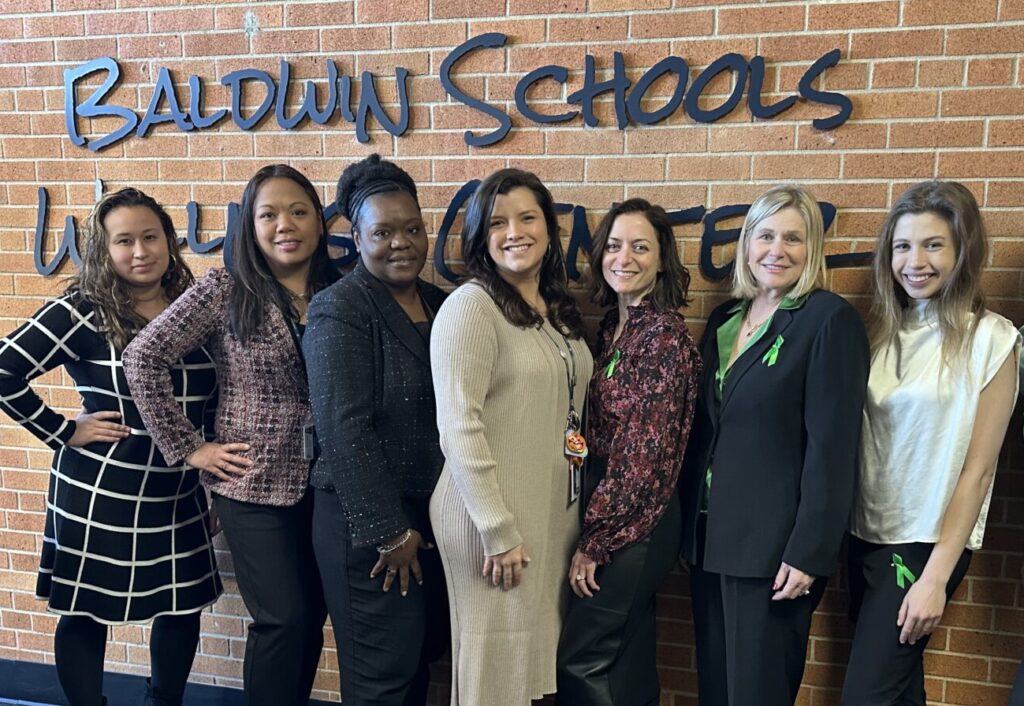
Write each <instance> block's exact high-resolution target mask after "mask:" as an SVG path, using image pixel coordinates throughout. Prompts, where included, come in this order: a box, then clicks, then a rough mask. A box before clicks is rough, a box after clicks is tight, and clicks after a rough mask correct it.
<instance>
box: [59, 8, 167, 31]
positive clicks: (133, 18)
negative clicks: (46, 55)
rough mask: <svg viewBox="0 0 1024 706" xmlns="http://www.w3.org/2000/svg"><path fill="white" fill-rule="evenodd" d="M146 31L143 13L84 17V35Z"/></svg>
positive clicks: (147, 23) (122, 12)
mask: <svg viewBox="0 0 1024 706" xmlns="http://www.w3.org/2000/svg"><path fill="white" fill-rule="evenodd" d="M148 30H149V20H148V18H147V17H146V13H145V12H125V11H120V12H93V13H89V14H88V15H86V17H85V33H86V34H89V35H97V34H144V33H146V32H147V31H148ZM58 36H59V35H58Z"/></svg>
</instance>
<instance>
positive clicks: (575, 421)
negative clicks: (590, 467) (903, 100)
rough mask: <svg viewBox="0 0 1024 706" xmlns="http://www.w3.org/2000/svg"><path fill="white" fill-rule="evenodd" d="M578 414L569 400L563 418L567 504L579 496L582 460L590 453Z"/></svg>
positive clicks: (570, 503)
mask: <svg viewBox="0 0 1024 706" xmlns="http://www.w3.org/2000/svg"><path fill="white" fill-rule="evenodd" d="M582 426H583V425H582V424H581V423H580V415H578V414H577V413H576V408H575V407H574V406H573V403H572V401H571V400H570V402H569V414H568V416H567V417H566V420H565V449H564V453H565V457H566V459H568V461H569V503H568V504H569V505H572V504H573V503H575V502H576V501H577V500H579V498H580V490H581V488H582V486H583V460H584V459H585V458H586V457H587V454H588V453H590V451H589V449H587V440H586V439H585V438H584V437H583V429H582Z"/></svg>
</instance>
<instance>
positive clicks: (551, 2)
mask: <svg viewBox="0 0 1024 706" xmlns="http://www.w3.org/2000/svg"><path fill="white" fill-rule="evenodd" d="M586 9H587V2H586V0H508V14H510V15H563V14H566V13H583V12H585V11H586Z"/></svg>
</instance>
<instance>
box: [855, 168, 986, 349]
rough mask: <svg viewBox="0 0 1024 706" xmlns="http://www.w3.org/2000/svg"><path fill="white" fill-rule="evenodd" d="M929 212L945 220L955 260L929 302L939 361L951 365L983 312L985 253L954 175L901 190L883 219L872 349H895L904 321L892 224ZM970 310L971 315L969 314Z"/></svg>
mask: <svg viewBox="0 0 1024 706" xmlns="http://www.w3.org/2000/svg"><path fill="white" fill-rule="evenodd" d="M921 213H931V214H934V215H935V216H937V217H939V218H941V219H942V220H943V221H945V222H946V225H948V226H949V232H950V235H951V237H952V240H953V248H954V250H955V252H956V263H955V264H954V265H953V270H952V272H950V275H949V278H948V279H947V280H946V281H945V282H944V283H943V285H942V287H941V288H940V289H939V291H938V294H936V295H935V296H934V297H933V298H932V299H931V301H930V302H929V308H931V307H934V310H935V312H936V314H937V315H938V323H939V330H940V331H941V332H942V364H943V366H945V367H947V368H948V367H951V366H952V364H953V363H956V362H958V361H960V360H963V358H964V357H965V356H966V355H967V353H968V351H969V350H970V344H971V342H972V341H973V339H974V334H975V331H977V328H978V324H979V323H980V322H981V317H982V314H984V312H985V295H984V294H983V293H982V291H981V271H982V268H983V267H984V265H985V262H986V260H987V259H988V238H987V236H986V234H985V224H984V223H983V222H982V219H981V211H980V210H979V209H978V202H977V201H975V200H974V195H973V194H972V193H971V192H970V191H969V190H968V189H967V188H966V187H965V186H964V185H963V184H959V183H957V182H955V181H924V182H921V183H920V184H915V185H913V186H911V187H910V188H909V189H907V190H906V191H904V192H903V194H902V195H901V196H900V197H899V199H897V201H896V203H895V204H893V207H892V210H890V211H889V215H888V216H887V217H886V219H885V223H883V224H882V231H881V233H880V234H879V236H878V243H877V245H876V247H875V259H874V265H873V270H874V289H875V292H874V294H875V296H874V301H873V302H872V306H871V349H872V351H876V352H877V351H878V350H880V349H883V348H886V347H888V346H893V347H895V349H896V356H897V358H896V360H897V369H898V367H899V360H900V357H899V356H900V348H899V332H900V329H902V328H903V326H904V325H905V324H906V322H907V316H908V312H909V310H910V308H911V307H910V303H911V301H910V296H909V295H908V294H907V292H906V291H905V290H904V289H903V287H902V286H901V285H900V284H899V283H898V282H897V281H896V278H895V277H893V274H892V242H893V237H894V233H895V232H896V224H897V223H898V222H899V220H900V219H901V218H902V217H903V216H906V215H916V214H921ZM972 315H973V316H972Z"/></svg>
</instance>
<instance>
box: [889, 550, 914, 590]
mask: <svg viewBox="0 0 1024 706" xmlns="http://www.w3.org/2000/svg"><path fill="white" fill-rule="evenodd" d="M891 566H894V567H896V585H897V586H899V587H900V588H906V587H907V584H906V582H907V581H910V583H914V582H915V581H917V577H916V576H914V572H913V571H911V570H910V569H908V568H907V566H906V564H904V563H903V557H901V556H900V555H899V554H893V555H892V564H891Z"/></svg>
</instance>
